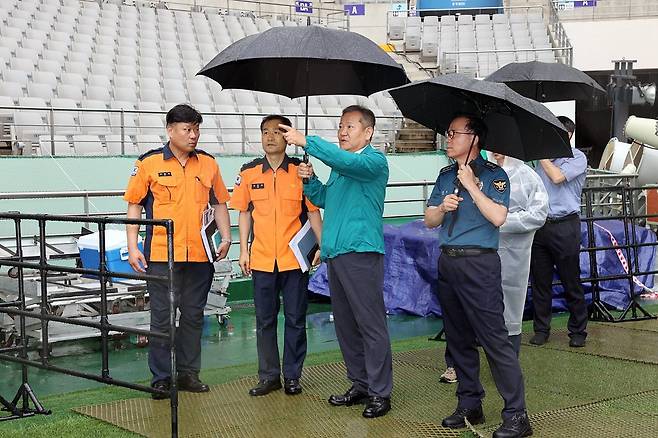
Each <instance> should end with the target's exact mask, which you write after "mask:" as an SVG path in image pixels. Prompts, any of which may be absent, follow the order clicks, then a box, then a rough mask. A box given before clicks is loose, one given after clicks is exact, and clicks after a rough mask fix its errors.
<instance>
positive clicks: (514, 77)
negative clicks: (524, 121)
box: [485, 61, 606, 102]
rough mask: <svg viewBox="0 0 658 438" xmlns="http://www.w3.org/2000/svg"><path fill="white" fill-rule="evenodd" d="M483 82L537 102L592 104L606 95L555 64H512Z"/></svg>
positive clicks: (579, 73)
mask: <svg viewBox="0 0 658 438" xmlns="http://www.w3.org/2000/svg"><path fill="white" fill-rule="evenodd" d="M485 81H490V82H502V83H504V84H506V85H507V86H509V87H510V88H511V89H512V90H514V91H516V92H517V93H519V94H521V95H522V96H525V97H529V98H531V99H534V100H537V101H539V102H556V101H560V100H591V99H593V98H595V97H596V96H597V95H598V96H603V95H605V94H606V91H605V89H603V87H601V86H600V85H599V84H598V83H597V82H596V81H595V80H594V79H592V78H591V77H589V76H588V75H587V74H585V73H583V72H582V71H580V70H578V69H577V68H573V67H570V66H568V65H566V64H560V63H557V62H539V61H532V62H513V63H511V64H507V65H505V66H504V67H502V68H500V69H498V70H496V71H495V72H493V73H491V74H490V75H489V76H487V77H486V78H485Z"/></svg>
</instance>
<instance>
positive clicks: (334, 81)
mask: <svg viewBox="0 0 658 438" xmlns="http://www.w3.org/2000/svg"><path fill="white" fill-rule="evenodd" d="M198 74H200V75H204V76H207V77H209V78H210V79H213V80H215V81H216V82H218V83H219V84H220V85H221V86H222V87H223V88H242V89H246V90H254V91H264V92H267V93H275V94H281V95H284V96H288V97H290V98H295V97H301V96H309V95H311V96H315V95H331V94H358V95H362V96H368V95H370V94H372V93H376V92H378V91H381V90H385V89H387V88H391V87H396V86H398V85H402V84H406V83H408V82H409V79H408V78H407V75H406V74H405V72H404V69H403V68H402V66H401V65H399V64H398V63H396V62H395V61H394V60H393V59H392V58H391V57H390V56H389V55H388V54H387V53H386V52H384V50H382V49H381V48H380V47H379V46H378V45H377V44H375V43H374V42H372V41H371V40H369V39H367V38H366V37H364V36H362V35H359V34H357V33H353V32H347V31H342V30H335V29H329V28H326V27H321V26H295V27H273V28H271V29H268V30H266V31H264V32H262V33H259V34H255V35H250V36H248V37H246V38H242V39H241V40H239V41H236V42H235V43H233V44H231V45H230V46H228V47H227V48H226V49H224V50H223V51H222V52H220V53H219V54H218V55H217V56H216V57H215V58H214V59H213V60H212V61H210V62H209V63H208V65H206V66H205V67H203V68H202V69H201V71H200V72H199V73H198Z"/></svg>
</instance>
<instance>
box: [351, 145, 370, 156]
mask: <svg viewBox="0 0 658 438" xmlns="http://www.w3.org/2000/svg"><path fill="white" fill-rule="evenodd" d="M368 146H370V143H368V144H367V145H365V146H364V147H362V148H361V149H359V150H358V151H354V153H355V154H360V153H361V152H363V150H364V149H365V148H367V147H368Z"/></svg>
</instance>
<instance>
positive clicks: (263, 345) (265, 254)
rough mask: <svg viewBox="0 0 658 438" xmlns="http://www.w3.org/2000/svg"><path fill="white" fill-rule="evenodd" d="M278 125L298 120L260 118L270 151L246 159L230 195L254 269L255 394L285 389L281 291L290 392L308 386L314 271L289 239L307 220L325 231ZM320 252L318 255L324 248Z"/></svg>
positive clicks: (247, 266)
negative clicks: (305, 368)
mask: <svg viewBox="0 0 658 438" xmlns="http://www.w3.org/2000/svg"><path fill="white" fill-rule="evenodd" d="M279 124H283V125H286V126H291V123H290V120H289V119H288V118H287V117H283V116H280V115H270V116H267V117H265V118H264V119H263V121H262V122H261V125H260V130H261V142H262V145H263V151H264V152H265V157H263V158H258V159H256V160H253V161H251V162H249V163H247V164H245V165H244V166H242V169H241V170H240V174H239V175H238V178H237V180H236V181H235V186H234V188H233V196H232V197H231V207H233V208H234V209H236V210H238V211H239V212H240V218H239V228H240V268H241V269H242V272H243V273H244V274H245V275H251V277H252V279H253V284H254V307H255V309H256V345H257V350H258V377H259V381H258V384H257V385H256V386H255V387H253V388H251V390H250V391H249V395H252V396H261V395H266V394H269V393H270V392H272V391H274V390H277V389H280V388H281V377H280V376H281V365H280V363H279V347H278V342H277V333H276V332H277V321H278V314H279V307H280V304H281V302H280V299H279V293H280V292H281V293H282V295H283V305H284V316H285V332H284V342H283V345H284V348H283V378H284V391H285V393H286V394H288V395H295V394H299V393H301V392H302V385H301V384H300V381H299V378H300V377H301V375H302V365H303V364H304V358H305V357H306V309H307V287H308V272H302V270H301V269H300V267H299V262H298V261H297V259H296V258H295V255H294V254H293V252H292V250H291V249H290V246H289V245H288V243H289V242H290V240H291V239H292V238H293V237H294V236H295V234H296V233H297V232H298V231H299V230H300V229H301V227H302V225H304V224H305V223H306V220H307V219H308V220H309V221H310V224H311V227H312V229H313V231H314V232H315V235H316V237H317V239H318V242H319V241H320V239H321V232H322V218H321V216H320V211H319V210H318V208H317V207H316V206H315V205H313V204H311V203H310V202H309V201H308V200H307V199H306V197H304V196H303V190H304V187H303V184H302V181H301V180H300V178H299V177H298V176H297V168H298V166H299V164H300V163H301V161H300V160H299V159H297V158H291V157H289V156H288V155H286V141H285V139H284V138H283V130H281V129H280V128H279ZM252 229H253V242H252V244H251V247H249V236H250V234H251V233H252ZM316 258H317V262H319V253H318V254H316Z"/></svg>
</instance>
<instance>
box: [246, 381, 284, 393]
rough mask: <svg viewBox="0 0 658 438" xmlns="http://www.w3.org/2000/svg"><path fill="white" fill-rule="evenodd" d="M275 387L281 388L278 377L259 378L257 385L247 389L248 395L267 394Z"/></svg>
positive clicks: (274, 389) (275, 388)
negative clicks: (271, 378) (270, 378)
mask: <svg viewBox="0 0 658 438" xmlns="http://www.w3.org/2000/svg"><path fill="white" fill-rule="evenodd" d="M277 389H281V380H280V379H273V380H267V379H261V380H259V381H258V385H256V386H254V387H253V388H251V389H250V390H249V395H251V396H253V397H259V396H261V395H267V394H269V393H270V392H272V391H276V390H277Z"/></svg>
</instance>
